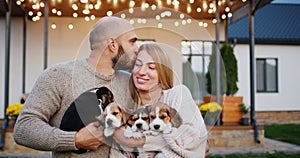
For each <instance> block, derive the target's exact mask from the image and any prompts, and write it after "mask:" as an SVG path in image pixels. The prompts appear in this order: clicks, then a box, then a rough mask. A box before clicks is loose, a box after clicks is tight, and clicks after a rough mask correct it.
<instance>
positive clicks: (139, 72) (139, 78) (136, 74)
mask: <svg viewBox="0 0 300 158" xmlns="http://www.w3.org/2000/svg"><path fill="white" fill-rule="evenodd" d="M132 75H133V82H134V85H135V87H136V88H137V89H138V90H144V91H147V90H150V89H151V88H153V87H154V86H156V85H157V84H158V82H159V81H158V74H157V70H156V65H155V62H154V60H153V58H152V57H151V56H150V55H149V54H148V53H147V51H146V50H141V51H140V52H139V53H138V55H137V59H136V62H135V65H134V68H133V70H132Z"/></svg>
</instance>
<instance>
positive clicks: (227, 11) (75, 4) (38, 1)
mask: <svg viewBox="0 0 300 158" xmlns="http://www.w3.org/2000/svg"><path fill="white" fill-rule="evenodd" d="M24 2H25V0H16V4H17V5H20V6H22V7H24V6H25V5H27V4H28V3H29V4H30V5H29V8H27V7H25V8H26V9H27V10H29V11H28V15H29V16H31V18H32V20H33V21H38V20H39V19H40V17H41V16H42V15H43V14H42V11H43V10H42V9H41V8H43V7H45V3H44V2H43V1H42V0H31V1H29V2H26V3H24ZM62 2H63V1H62V0H52V1H51V2H50V3H51V5H56V3H57V4H58V3H62ZM106 2H107V4H109V5H110V7H111V8H109V6H105V8H107V9H109V10H108V11H107V12H106V15H107V16H112V15H113V10H112V8H115V7H117V6H118V5H121V3H124V4H125V3H127V6H129V8H128V12H129V13H130V14H133V13H134V10H135V9H134V7H137V6H136V1H134V0H130V1H129V2H128V1H126V0H106ZM155 2H156V3H152V2H150V3H149V1H148V2H147V1H141V9H142V10H145V11H148V10H147V9H151V10H152V11H155V10H156V9H157V8H162V7H174V9H175V10H178V9H179V7H180V6H185V5H186V13H187V14H189V13H193V12H197V13H201V14H202V13H208V14H213V13H215V12H216V6H217V5H218V6H220V8H224V9H223V10H221V11H220V12H221V13H222V15H221V19H226V18H227V17H228V18H230V17H232V13H231V5H233V4H232V3H227V1H226V0H221V1H219V3H218V4H216V2H215V1H208V0H206V1H200V3H201V2H202V4H199V2H198V1H195V0H186V1H180V0H165V1H164V2H165V3H163V1H162V0H155ZM242 2H246V0H242ZM242 2H241V1H240V3H242ZM23 3H24V4H23ZM180 3H185V4H183V5H180ZM195 3H197V4H195ZM101 4H102V2H101V0H93V1H88V0H79V1H78V0H72V1H69V5H70V6H69V7H70V8H72V10H73V13H72V16H73V17H74V18H77V17H79V16H82V14H83V15H84V19H85V21H90V20H95V19H96V16H95V15H93V14H91V13H92V12H94V11H93V10H99V9H100V7H101ZM122 5H123V4H122ZM167 5H168V6H167ZM192 5H197V6H192ZM228 5H229V6H228ZM27 6H28V5H27ZM50 7H51V6H50ZM51 8H52V9H51ZM51 8H50V9H51V12H52V13H53V14H54V15H57V16H62V15H63V12H62V10H57V9H56V8H54V7H53V6H52V7H51ZM193 8H195V10H193ZM181 9H182V8H181ZM32 10H34V11H32ZM78 12H79V14H78ZM127 14H128V13H122V14H121V15H120V17H121V18H124V19H125V18H127ZM168 17H172V12H171V11H164V12H162V13H159V14H156V15H154V18H155V19H156V20H157V21H159V20H161V19H162V18H168ZM173 18H174V17H173ZM179 18H180V19H181V20H180V21H175V22H174V26H176V27H178V26H180V25H187V24H190V23H192V20H191V19H190V18H186V15H185V14H184V13H181V14H179ZM130 22H131V23H134V22H135V21H134V20H133V19H132V20H130ZM136 22H137V23H138V24H145V23H147V19H145V18H139V19H137V21H136ZM212 23H216V19H213V20H212ZM162 26H163V23H162V22H159V23H158V24H157V27H158V28H162ZM199 26H201V27H207V26H208V23H204V22H199Z"/></svg>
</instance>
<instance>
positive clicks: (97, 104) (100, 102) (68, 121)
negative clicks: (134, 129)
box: [59, 87, 114, 154]
mask: <svg viewBox="0 0 300 158" xmlns="http://www.w3.org/2000/svg"><path fill="white" fill-rule="evenodd" d="M111 102H114V95H113V93H112V92H111V91H110V90H109V89H108V88H107V87H99V88H93V89H90V90H88V91H86V92H84V93H82V94H81V95H80V96H79V97H77V98H76V99H75V100H74V101H73V102H72V103H71V105H70V106H69V107H68V109H67V110H66V112H65V113H64V115H63V117H62V120H61V123H60V126H59V128H60V129H61V130H64V131H79V130H80V129H81V128H83V127H85V126H86V125H87V124H89V123H91V122H95V121H97V119H96V118H95V117H96V116H99V115H100V114H101V113H103V112H104V109H105V108H106V107H107V106H108V105H109V104H110V103H111ZM86 151H87V150H85V149H79V150H74V152H75V153H77V154H82V153H85V152H86Z"/></svg>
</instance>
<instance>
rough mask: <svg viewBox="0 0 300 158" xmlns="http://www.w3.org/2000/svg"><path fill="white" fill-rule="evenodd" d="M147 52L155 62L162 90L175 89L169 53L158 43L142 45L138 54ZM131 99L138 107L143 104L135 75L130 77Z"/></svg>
mask: <svg viewBox="0 0 300 158" xmlns="http://www.w3.org/2000/svg"><path fill="white" fill-rule="evenodd" d="M142 50H145V51H146V52H147V53H148V54H149V55H150V56H151V57H152V58H153V61H154V62H155V68H156V71H157V75H158V82H159V83H160V85H161V87H162V89H170V88H172V87H173V70H172V64H171V61H170V59H169V57H168V55H167V53H166V52H165V51H164V50H163V49H162V48H161V46H160V45H158V44H157V43H145V44H142V45H141V46H140V48H139V50H138V53H139V52H141V51H142ZM129 87H130V93H131V97H132V98H133V100H134V101H135V103H136V104H137V105H140V104H141V100H140V98H139V95H138V91H137V89H136V87H135V85H134V82H133V75H131V77H130V82H129Z"/></svg>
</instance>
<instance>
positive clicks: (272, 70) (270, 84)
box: [266, 59, 277, 91]
mask: <svg viewBox="0 0 300 158" xmlns="http://www.w3.org/2000/svg"><path fill="white" fill-rule="evenodd" d="M276 65H277V63H276V60H274V59H267V60H266V75H267V85H266V88H267V91H277V88H276V85H277V78H276Z"/></svg>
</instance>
